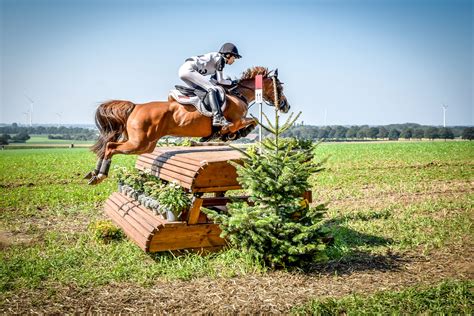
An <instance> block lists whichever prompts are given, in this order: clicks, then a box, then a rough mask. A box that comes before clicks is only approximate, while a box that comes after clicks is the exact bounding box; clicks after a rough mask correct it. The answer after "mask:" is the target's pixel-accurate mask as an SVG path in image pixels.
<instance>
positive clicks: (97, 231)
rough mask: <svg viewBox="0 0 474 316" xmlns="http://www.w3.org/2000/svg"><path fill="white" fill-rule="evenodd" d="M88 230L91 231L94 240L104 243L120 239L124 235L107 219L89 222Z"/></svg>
mask: <svg viewBox="0 0 474 316" xmlns="http://www.w3.org/2000/svg"><path fill="white" fill-rule="evenodd" d="M89 231H90V232H91V233H92V237H93V238H94V239H95V240H97V241H100V242H104V243H109V242H111V241H114V240H121V239H123V237H124V234H123V232H122V230H120V228H118V227H117V226H115V225H114V224H113V223H112V222H111V221H108V220H100V221H96V222H92V223H90V224H89Z"/></svg>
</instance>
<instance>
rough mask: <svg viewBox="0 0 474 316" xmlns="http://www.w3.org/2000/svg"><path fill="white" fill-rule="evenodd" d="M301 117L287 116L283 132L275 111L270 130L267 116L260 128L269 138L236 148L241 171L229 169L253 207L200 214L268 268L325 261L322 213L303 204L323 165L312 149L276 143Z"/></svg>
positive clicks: (233, 205) (288, 141) (305, 145)
mask: <svg viewBox="0 0 474 316" xmlns="http://www.w3.org/2000/svg"><path fill="white" fill-rule="evenodd" d="M300 114H301V113H300ZM300 114H298V115H297V116H296V117H295V118H294V119H293V120H292V117H293V115H290V117H289V118H288V120H287V121H286V123H285V124H283V126H282V127H280V126H279V122H278V121H279V115H278V111H275V123H274V124H272V123H271V122H270V120H269V119H268V117H267V116H265V119H266V120H267V122H268V126H267V125H263V124H262V123H261V122H259V124H260V126H261V127H262V128H264V129H266V130H267V131H269V132H270V133H271V134H272V136H271V137H268V138H266V139H264V140H263V141H262V142H261V143H258V144H257V145H254V146H251V147H249V148H248V149H247V150H246V151H242V150H240V149H238V148H236V149H237V150H240V151H241V152H242V153H243V165H239V164H236V163H233V164H234V166H235V167H236V168H237V174H238V180H239V182H240V184H241V185H242V187H243V188H244V189H245V190H246V192H247V194H248V195H249V201H250V202H251V203H247V202H236V203H231V204H228V213H219V212H217V211H213V210H207V209H206V210H204V212H206V214H207V215H208V216H209V217H210V218H211V219H212V220H214V221H215V222H216V223H219V224H220V226H221V229H222V237H225V238H227V239H228V240H229V241H230V243H231V244H232V245H233V246H234V247H238V248H240V249H242V250H244V251H248V252H250V253H252V254H253V255H255V256H256V257H257V258H259V259H261V260H263V261H264V262H265V263H266V264H267V265H270V266H272V267H279V266H290V265H297V266H301V265H304V264H305V263H309V262H312V261H315V260H322V259H325V255H324V249H325V244H324V243H323V241H322V240H323V238H324V237H326V231H325V230H324V229H323V228H322V224H323V222H322V217H323V215H324V213H325V211H326V208H325V206H324V205H318V206H316V207H310V206H309V204H308V202H307V201H306V200H304V199H303V198H302V196H303V193H304V192H305V191H307V190H309V189H310V187H311V186H310V185H309V183H308V178H309V177H310V176H312V175H313V174H315V173H318V172H320V171H321V170H322V166H321V164H322V163H316V162H315V161H314V154H313V153H314V149H315V145H314V144H313V143H309V142H307V141H303V142H302V141H298V140H296V139H284V138H280V137H279V136H280V134H281V133H283V132H284V131H285V130H287V129H288V128H289V127H291V125H292V124H293V123H294V121H295V120H296V119H297V118H298V117H299V115H300ZM231 163H232V162H231Z"/></svg>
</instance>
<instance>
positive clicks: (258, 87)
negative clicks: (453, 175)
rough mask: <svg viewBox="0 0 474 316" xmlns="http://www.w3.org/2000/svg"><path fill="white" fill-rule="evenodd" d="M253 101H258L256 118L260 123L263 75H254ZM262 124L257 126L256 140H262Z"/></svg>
mask: <svg viewBox="0 0 474 316" xmlns="http://www.w3.org/2000/svg"><path fill="white" fill-rule="evenodd" d="M255 103H258V105H259V106H258V109H259V111H260V115H259V118H258V120H259V121H260V124H261V123H262V119H263V118H262V111H263V109H262V103H263V76H262V75H257V76H256V77H255ZM262 132H263V131H262V126H259V127H258V141H259V142H260V143H261V142H262V140H263V136H262V135H263V133H262ZM261 152H262V146H261V145H260V153H261Z"/></svg>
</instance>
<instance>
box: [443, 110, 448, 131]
mask: <svg viewBox="0 0 474 316" xmlns="http://www.w3.org/2000/svg"><path fill="white" fill-rule="evenodd" d="M447 109H448V106H447V105H443V127H446V110H447Z"/></svg>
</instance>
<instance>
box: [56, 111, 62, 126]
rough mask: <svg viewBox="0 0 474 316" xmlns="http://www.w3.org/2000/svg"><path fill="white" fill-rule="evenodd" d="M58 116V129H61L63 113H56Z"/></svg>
mask: <svg viewBox="0 0 474 316" xmlns="http://www.w3.org/2000/svg"><path fill="white" fill-rule="evenodd" d="M56 116H57V117H58V128H59V126H61V117H62V115H61V113H59V112H56Z"/></svg>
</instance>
